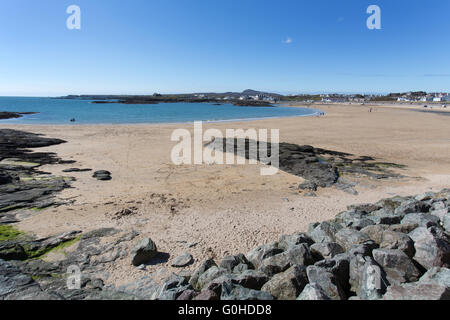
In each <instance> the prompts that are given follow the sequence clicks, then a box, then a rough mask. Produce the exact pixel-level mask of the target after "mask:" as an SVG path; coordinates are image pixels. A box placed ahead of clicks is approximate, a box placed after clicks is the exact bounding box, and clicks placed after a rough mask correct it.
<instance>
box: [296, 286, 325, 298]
mask: <svg viewBox="0 0 450 320" xmlns="http://www.w3.org/2000/svg"><path fill="white" fill-rule="evenodd" d="M297 300H331V299H330V297H328V296H327V294H326V292H325V291H324V290H323V289H322V288H321V287H320V286H319V285H318V284H316V283H313V284H307V285H306V286H305V288H304V289H303V291H302V293H301V294H300V295H299V296H298V298H297Z"/></svg>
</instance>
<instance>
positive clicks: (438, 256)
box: [409, 227, 450, 270]
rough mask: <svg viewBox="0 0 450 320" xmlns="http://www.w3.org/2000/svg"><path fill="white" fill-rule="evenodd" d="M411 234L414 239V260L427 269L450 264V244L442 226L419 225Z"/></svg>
mask: <svg viewBox="0 0 450 320" xmlns="http://www.w3.org/2000/svg"><path fill="white" fill-rule="evenodd" d="M409 236H410V237H411V239H412V240H413V241H414V248H415V249H416V253H415V255H414V260H415V261H417V262H418V263H419V264H420V265H421V266H423V267H424V268H425V269H427V270H429V269H431V268H432V267H448V266H449V265H450V244H449V242H448V241H447V236H446V235H445V234H444V232H443V231H442V230H441V229H440V228H435V227H431V228H428V229H427V228H424V227H419V228H417V229H415V230H413V231H412V232H411V233H410V234H409Z"/></svg>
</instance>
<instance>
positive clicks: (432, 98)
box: [397, 94, 450, 102]
mask: <svg viewBox="0 0 450 320" xmlns="http://www.w3.org/2000/svg"><path fill="white" fill-rule="evenodd" d="M397 101H398V102H449V101H450V95H448V94H428V95H426V96H422V97H408V96H402V97H399V98H398V99H397Z"/></svg>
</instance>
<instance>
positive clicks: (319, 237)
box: [308, 221, 342, 243]
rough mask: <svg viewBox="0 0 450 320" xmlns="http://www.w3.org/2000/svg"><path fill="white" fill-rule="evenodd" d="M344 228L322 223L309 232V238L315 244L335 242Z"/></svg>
mask: <svg viewBox="0 0 450 320" xmlns="http://www.w3.org/2000/svg"><path fill="white" fill-rule="evenodd" d="M341 228H342V227H341V226H339V225H338V224H336V223H332V222H327V221H325V222H322V223H319V224H318V225H317V226H315V227H314V228H313V229H312V230H310V231H308V236H309V237H310V238H311V239H312V240H313V241H314V242H315V243H321V242H333V241H335V240H336V239H335V236H334V235H335V234H336V232H338V230H340V229H341Z"/></svg>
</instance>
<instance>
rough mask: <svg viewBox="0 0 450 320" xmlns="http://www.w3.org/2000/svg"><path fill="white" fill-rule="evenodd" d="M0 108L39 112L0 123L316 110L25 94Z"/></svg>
mask: <svg viewBox="0 0 450 320" xmlns="http://www.w3.org/2000/svg"><path fill="white" fill-rule="evenodd" d="M0 111H13V112H39V113H38V114H32V115H25V116H24V117H22V118H18V119H7V120H0V124H1V123H17V124H69V123H70V119H72V118H75V119H76V122H75V124H127V123H128V124H132V123H177V122H193V121H200V120H201V121H227V120H250V119H258V118H276V117H294V116H311V115H316V114H318V113H319V112H320V110H317V109H309V108H289V107H273V108H271V107H237V106H234V105H232V104H223V105H213V104H210V103H161V104H149V105H141V104H118V103H107V104H93V103H91V101H88V100H63V99H51V98H28V97H26V98H25V97H0Z"/></svg>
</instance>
